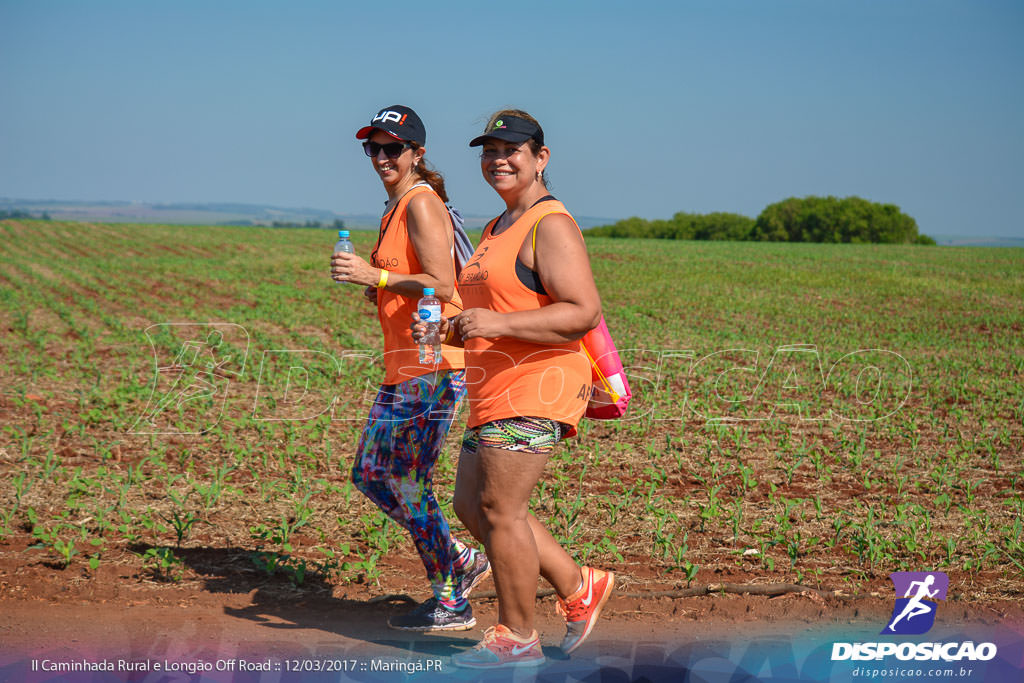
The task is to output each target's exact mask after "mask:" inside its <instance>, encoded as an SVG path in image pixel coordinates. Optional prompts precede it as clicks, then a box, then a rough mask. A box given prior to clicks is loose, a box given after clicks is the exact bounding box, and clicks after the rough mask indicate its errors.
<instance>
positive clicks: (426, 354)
mask: <svg viewBox="0 0 1024 683" xmlns="http://www.w3.org/2000/svg"><path fill="white" fill-rule="evenodd" d="M416 308H417V310H418V311H419V316H420V320H422V321H424V322H426V323H427V332H426V334H424V335H423V336H422V337H420V365H437V364H438V363H440V362H441V331H440V330H441V300H440V299H438V298H437V297H436V296H434V288H433V287H424V288H423V298H422V299H420V302H419V303H418V304H417V305H416Z"/></svg>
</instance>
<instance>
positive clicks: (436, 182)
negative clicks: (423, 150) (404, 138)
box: [411, 142, 448, 204]
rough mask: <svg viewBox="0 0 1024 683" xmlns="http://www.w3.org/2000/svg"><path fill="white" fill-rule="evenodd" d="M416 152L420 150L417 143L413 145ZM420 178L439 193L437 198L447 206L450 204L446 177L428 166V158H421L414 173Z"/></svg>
mask: <svg viewBox="0 0 1024 683" xmlns="http://www.w3.org/2000/svg"><path fill="white" fill-rule="evenodd" d="M411 144H412V148H413V149H414V150H416V149H419V145H417V144H416V143H415V142H413V143H411ZM413 172H414V173H415V174H416V175H418V176H419V177H420V179H422V180H423V181H424V182H425V183H427V184H428V185H430V187H431V188H432V189H433V190H434V192H436V193H437V196H438V197H440V198H441V201H442V202H444V203H445V204H447V203H448V193H447V192H445V189H444V177H443V176H442V175H441V174H440V173H439V172H438V171H437V170H436V169H434V168H431V167H430V166H429V165H428V164H427V159H426V157H420V163H419V164H417V166H416V169H415V170H414V171H413Z"/></svg>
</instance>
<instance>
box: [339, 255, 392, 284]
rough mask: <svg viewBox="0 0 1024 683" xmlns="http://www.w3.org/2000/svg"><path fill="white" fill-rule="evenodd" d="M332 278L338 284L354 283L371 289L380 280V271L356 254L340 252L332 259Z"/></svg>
mask: <svg viewBox="0 0 1024 683" xmlns="http://www.w3.org/2000/svg"><path fill="white" fill-rule="evenodd" d="M331 277H333V278H334V280H335V281H336V282H352V283H354V284H357V285H366V286H367V287H370V286H374V285H376V284H377V281H378V280H379V279H380V270H379V269H377V268H374V267H373V266H371V265H370V264H369V263H367V262H366V261H364V260H363V259H362V258H360V257H359V256H356V255H355V254H347V253H345V252H343V251H339V252H337V253H335V254H334V255H333V256H332V257H331Z"/></svg>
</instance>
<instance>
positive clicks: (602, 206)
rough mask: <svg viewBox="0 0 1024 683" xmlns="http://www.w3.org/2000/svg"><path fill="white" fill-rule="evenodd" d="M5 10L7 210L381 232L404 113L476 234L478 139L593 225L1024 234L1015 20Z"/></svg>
mask: <svg viewBox="0 0 1024 683" xmlns="http://www.w3.org/2000/svg"><path fill="white" fill-rule="evenodd" d="M350 4H351V5H356V4H357V3H341V2H302V1H301V0H300V1H295V2H289V3H285V2H254V1H252V0H250V1H248V2H229V1H221V2H188V1H182V0H177V1H175V2H142V3H140V2H105V1H102V0H95V1H92V2H59V1H56V0H53V1H46V2H39V1H36V0H0V93H3V99H2V101H3V104H2V106H0V196H6V197H18V198H25V199H44V198H46V199H69V200H100V199H103V200H138V201H150V202H179V201H189V202H192V201H195V202H245V203H260V204H274V205H280V206H291V207H313V208H321V209H330V210H334V211H337V212H339V213H376V212H378V211H379V210H380V208H381V207H382V201H383V199H384V195H383V192H382V189H381V187H380V183H379V181H378V180H377V179H376V176H375V175H374V174H373V173H372V172H371V170H370V167H369V161H368V160H367V159H366V157H365V156H363V155H362V151H361V150H360V148H359V146H358V144H357V143H356V141H355V139H354V132H355V130H356V129H357V128H358V127H360V126H361V125H363V124H364V123H365V122H367V121H368V120H369V118H370V116H371V115H372V114H373V113H374V112H375V111H376V110H377V109H379V108H380V107H383V106H385V105H389V104H399V103H400V104H407V105H410V106H412V107H414V108H415V109H416V110H417V111H418V112H419V113H420V115H421V116H422V117H423V119H424V120H425V122H426V125H427V131H428V140H427V157H428V159H430V160H431V161H432V162H433V163H434V165H435V166H437V167H438V168H439V170H441V171H442V172H443V173H444V174H445V176H446V178H447V180H448V186H449V191H450V192H449V194H450V195H451V197H452V199H453V201H454V202H455V204H456V205H457V206H459V207H460V208H461V209H462V210H463V211H464V212H466V213H473V214H486V215H493V214H496V213H498V212H500V211H501V209H502V208H503V207H502V205H501V202H500V200H499V198H498V197H497V195H495V194H494V193H493V191H491V190H490V189H489V188H488V187H487V186H486V185H485V183H484V182H483V180H482V178H481V177H480V171H479V163H478V160H477V157H476V155H475V150H471V149H470V148H468V147H467V142H468V141H469V139H471V138H472V137H473V136H474V135H476V134H477V131H478V129H479V128H480V127H481V126H482V125H483V123H484V122H485V121H486V118H487V116H488V115H489V114H490V112H491V111H493V110H494V109H496V108H499V107H503V106H507V105H512V106H517V107H520V108H523V109H526V110H527V111H530V112H531V113H533V114H534V115H535V116H536V117H537V118H538V119H539V120H540V121H541V123H542V125H543V126H544V129H545V133H546V135H547V140H548V144H549V146H550V147H551V150H552V162H551V166H550V167H549V169H550V175H551V178H552V181H553V190H554V192H555V194H556V195H557V196H558V197H559V198H560V199H562V200H563V201H564V202H565V203H566V205H567V206H568V207H569V208H570V210H572V211H573V212H575V213H577V214H580V215H589V216H606V217H612V218H619V217H626V216H631V215H639V216H643V217H647V218H657V217H668V216H671V215H672V214H673V213H674V212H676V211H681V210H683V211H693V212H709V211H734V212H738V213H744V214H747V215H750V216H756V215H757V214H758V213H759V212H760V211H761V209H762V208H763V207H764V206H765V205H767V204H769V203H771V202H775V201H778V200H781V199H783V198H785V197H789V196H805V195H810V194H817V195H827V194H832V195H837V196H847V195H854V194H855V195H859V196H862V197H865V198H867V199H871V200H875V201H881V202H892V203H895V204H898V205H899V206H900V207H902V208H903V210H904V211H906V212H907V213H909V214H910V215H912V216H914V217H915V218H916V219H917V221H918V224H919V226H920V229H921V231H922V232H924V233H927V234H962V235H1000V236H1016V237H1024V219H1022V216H1024V191H1022V190H1024V126H1022V124H1021V122H1022V121H1024V78H1022V76H1024V40H1022V38H1024V6H1022V5H1020V4H1019V3H1009V2H1005V3H1004V2H966V1H965V2H943V1H941V0H928V1H916V0H906V1H901V2H888V1H885V2H883V1H870V0H868V1H859V2H820V1H817V0H815V1H808V2H796V1H787V0H779V1H777V2H755V1H751V2H731V1H728V0H725V1H716V2H644V1H643V0H640V1H637V2H630V3H611V2H586V3H583V2H533V1H531V0H521V1H520V2H517V3H514V5H510V4H508V3H479V2H443V3H424V2H417V3H411V2H402V1H400V0H396V1H393V2H388V3H358V7H357V8H355V9H353V8H350V7H349V5H350Z"/></svg>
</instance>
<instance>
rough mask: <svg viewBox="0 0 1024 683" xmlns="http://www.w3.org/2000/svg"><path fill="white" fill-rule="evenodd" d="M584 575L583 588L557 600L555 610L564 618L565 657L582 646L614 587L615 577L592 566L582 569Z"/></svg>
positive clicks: (563, 648)
mask: <svg viewBox="0 0 1024 683" xmlns="http://www.w3.org/2000/svg"><path fill="white" fill-rule="evenodd" d="M580 571H581V572H582V574H583V586H582V587H581V588H580V589H579V590H578V591H576V592H575V593H573V594H572V595H570V596H569V597H567V598H566V599H565V600H563V599H562V598H559V599H558V604H557V605H555V609H556V610H557V611H558V613H559V614H561V615H562V616H563V617H564V618H565V638H564V639H563V640H562V651H563V652H564V653H565V654H570V653H572V651H573V650H575V649H576V648H578V647H579V646H580V645H582V644H583V641H584V640H586V639H587V636H589V635H590V632H591V631H593V630H594V624H595V623H597V618H598V617H599V616H600V615H601V608H602V607H604V603H606V602H608V596H609V595H611V594H612V587H613V586H614V585H615V574H613V573H612V572H603V571H601V570H600V569H594V568H593V567H580Z"/></svg>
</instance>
